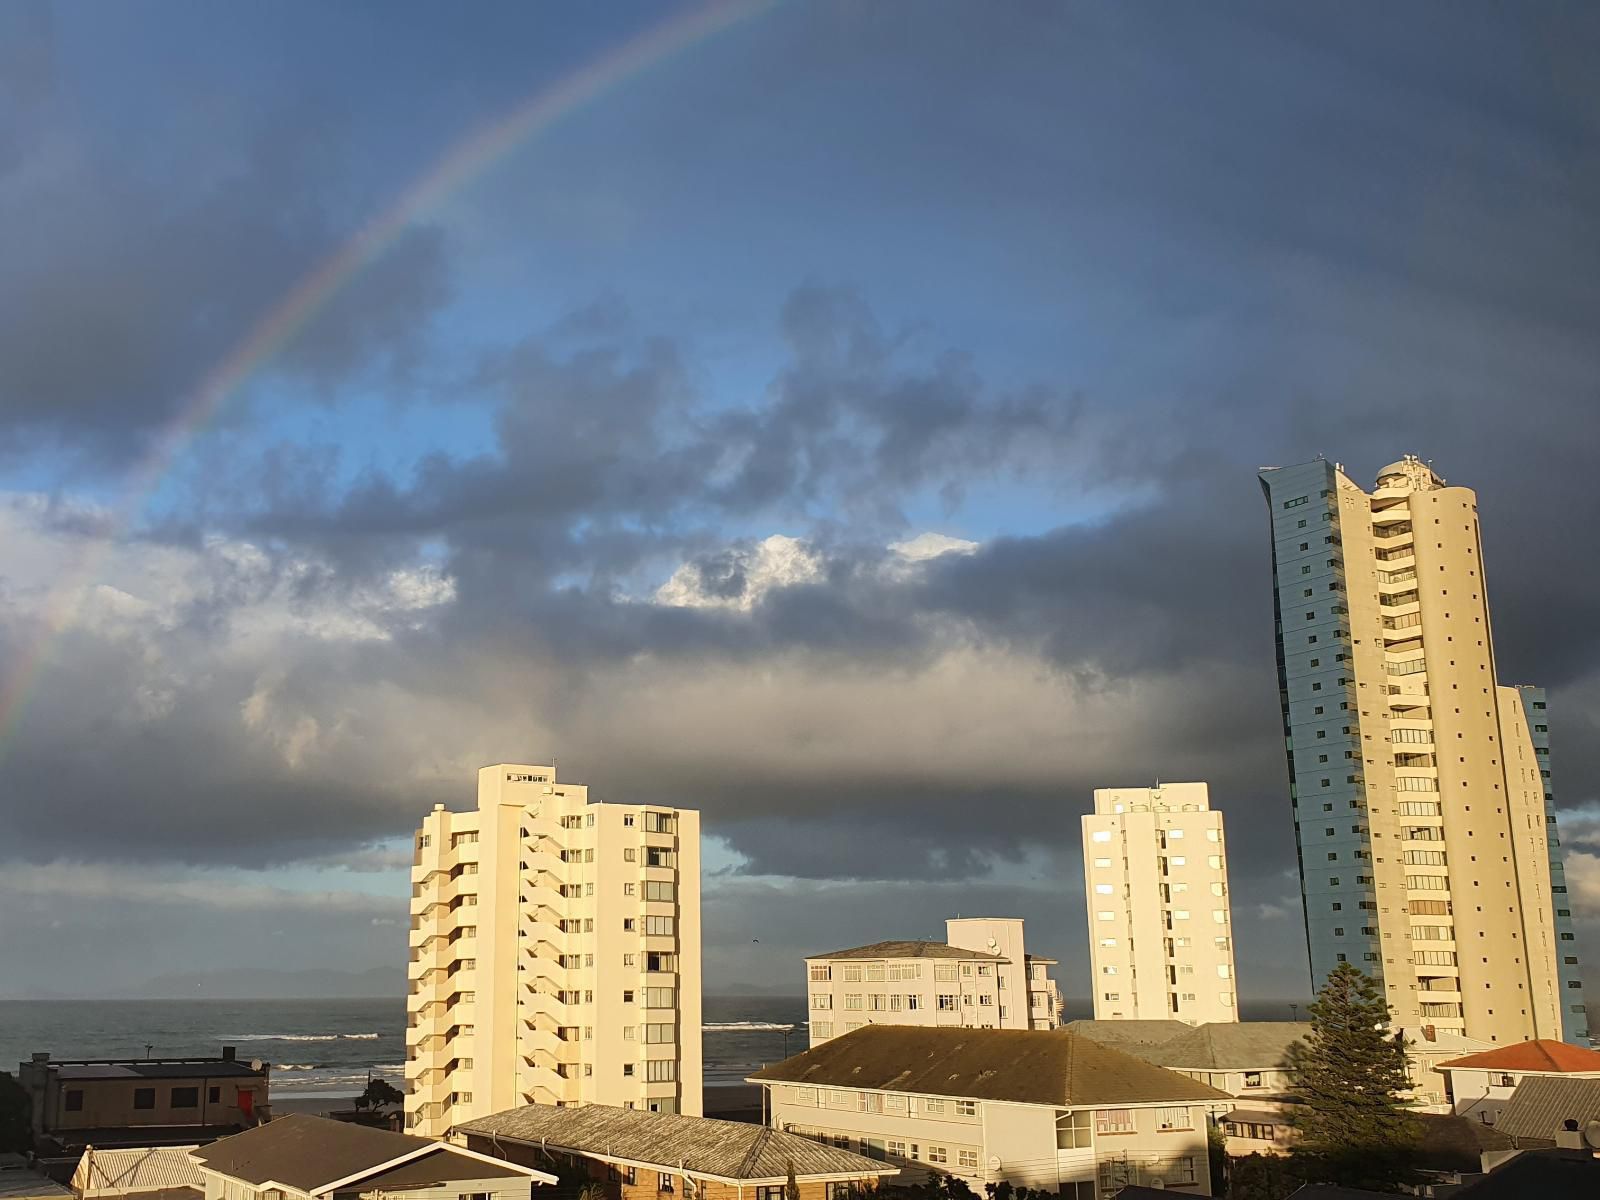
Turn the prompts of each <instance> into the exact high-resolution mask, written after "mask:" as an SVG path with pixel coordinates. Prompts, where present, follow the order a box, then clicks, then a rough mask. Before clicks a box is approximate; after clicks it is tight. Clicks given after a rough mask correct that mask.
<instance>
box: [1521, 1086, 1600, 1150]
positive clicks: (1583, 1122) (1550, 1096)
mask: <svg viewBox="0 0 1600 1200" xmlns="http://www.w3.org/2000/svg"><path fill="white" fill-rule="evenodd" d="M1595 1121H1600V1079H1589V1078H1585V1077H1583V1076H1568V1075H1543V1074H1541V1075H1525V1076H1524V1077H1523V1079H1522V1082H1521V1083H1519V1084H1517V1086H1516V1087H1515V1088H1514V1089H1513V1090H1512V1092H1511V1095H1510V1097H1509V1098H1508V1099H1507V1100H1506V1101H1505V1103H1504V1104H1503V1105H1502V1106H1501V1109H1500V1115H1499V1117H1498V1118H1496V1120H1495V1128H1496V1129H1497V1130H1499V1131H1500V1132H1501V1133H1503V1134H1505V1135H1506V1136H1507V1137H1509V1138H1511V1139H1512V1140H1513V1141H1514V1142H1515V1143H1516V1145H1517V1146H1518V1147H1519V1148H1521V1149H1535V1148H1538V1147H1542V1146H1554V1145H1555V1144H1556V1142H1557V1139H1558V1138H1559V1137H1560V1136H1561V1134H1562V1133H1563V1132H1568V1131H1572V1130H1584V1129H1588V1128H1589V1126H1590V1125H1591V1124H1592V1123H1593V1122H1595Z"/></svg>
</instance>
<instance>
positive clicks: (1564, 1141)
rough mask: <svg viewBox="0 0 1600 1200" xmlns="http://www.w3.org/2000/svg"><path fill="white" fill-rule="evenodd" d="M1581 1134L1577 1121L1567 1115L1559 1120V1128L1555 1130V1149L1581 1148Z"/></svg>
mask: <svg viewBox="0 0 1600 1200" xmlns="http://www.w3.org/2000/svg"><path fill="white" fill-rule="evenodd" d="M1583 1148H1584V1146H1583V1134H1582V1133H1580V1132H1579V1131H1578V1122H1577V1121H1576V1120H1574V1119H1573V1118H1572V1117H1568V1118H1567V1119H1566V1120H1565V1121H1563V1122H1561V1128H1560V1129H1558V1130H1556V1149H1558V1150H1582V1149H1583Z"/></svg>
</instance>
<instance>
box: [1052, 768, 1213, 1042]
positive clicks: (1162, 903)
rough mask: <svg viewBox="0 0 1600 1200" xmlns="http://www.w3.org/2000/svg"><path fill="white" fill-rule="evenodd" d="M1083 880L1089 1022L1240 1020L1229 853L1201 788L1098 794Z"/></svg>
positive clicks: (1086, 822) (1087, 828)
mask: <svg viewBox="0 0 1600 1200" xmlns="http://www.w3.org/2000/svg"><path fill="white" fill-rule="evenodd" d="M1083 874H1084V891H1085V893H1086V895H1087V898H1088V914H1089V956H1090V964H1091V970H1092V972H1093V976H1094V1015H1095V1018H1096V1019H1097V1020H1116V1019H1122V1018H1125V1019H1128V1020H1165V1019H1167V1018H1176V1019H1177V1020H1180V1021H1185V1022H1187V1023H1189V1024H1191V1025H1198V1024H1202V1023H1204V1022H1207V1021H1236V1020H1238V1019H1239V1010H1238V999H1237V989H1238V984H1237V982H1236V979H1235V974H1234V966H1233V917H1232V913H1231V910H1230V908H1229V903H1228V852H1227V845H1226V842H1225V840H1224V838H1223V833H1222V814H1221V813H1220V812H1217V811H1216V810H1215V809H1213V808H1212V807H1211V802H1210V796H1209V792H1208V789H1207V788H1206V785H1205V784H1203V783H1168V784H1157V785H1156V786H1155V787H1150V788H1097V789H1096V790H1095V793H1094V812H1093V813H1090V814H1087V815H1085V816H1084V817H1083Z"/></svg>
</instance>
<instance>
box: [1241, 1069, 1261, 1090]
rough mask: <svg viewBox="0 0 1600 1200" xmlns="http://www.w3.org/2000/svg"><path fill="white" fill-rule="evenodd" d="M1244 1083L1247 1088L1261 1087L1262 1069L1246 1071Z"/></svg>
mask: <svg viewBox="0 0 1600 1200" xmlns="http://www.w3.org/2000/svg"><path fill="white" fill-rule="evenodd" d="M1244 1085H1245V1087H1247V1088H1258V1087H1260V1086H1261V1072H1260V1071H1246V1072H1245V1073H1244Z"/></svg>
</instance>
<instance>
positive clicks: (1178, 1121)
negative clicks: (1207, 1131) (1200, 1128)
mask: <svg viewBox="0 0 1600 1200" xmlns="http://www.w3.org/2000/svg"><path fill="white" fill-rule="evenodd" d="M1156 1128H1157V1129H1158V1130H1174V1129H1193V1128H1194V1120H1193V1118H1191V1117H1190V1115H1189V1109H1188V1108H1187V1107H1186V1106H1183V1105H1180V1106H1178V1107H1176V1108H1158V1109H1156Z"/></svg>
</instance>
